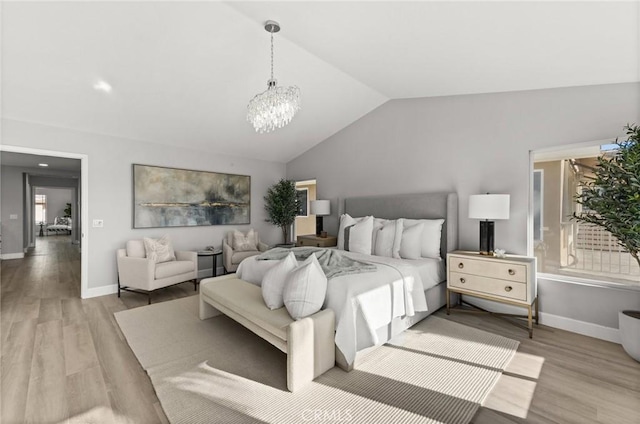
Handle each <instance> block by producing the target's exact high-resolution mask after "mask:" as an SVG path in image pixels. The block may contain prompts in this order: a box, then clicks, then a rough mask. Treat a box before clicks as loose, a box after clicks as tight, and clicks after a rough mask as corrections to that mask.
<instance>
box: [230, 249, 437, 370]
mask: <svg viewBox="0 0 640 424" xmlns="http://www.w3.org/2000/svg"><path fill="white" fill-rule="evenodd" d="M344 253H345V254H346V255H348V256H349V257H351V258H353V259H356V260H360V261H366V262H370V263H374V264H375V265H376V267H377V271H376V272H366V273H360V274H351V275H344V276H339V277H335V278H332V279H330V280H329V283H328V288H327V297H326V299H325V303H324V306H323V309H324V308H331V309H333V311H334V312H335V314H336V339H335V340H336V346H338V348H339V349H340V351H341V352H342V354H343V355H344V357H345V359H346V361H347V363H348V364H352V363H353V361H354V360H355V356H356V352H357V351H358V350H362V349H364V348H367V347H370V346H374V345H376V344H377V343H378V336H377V334H376V329H378V328H380V327H382V326H384V325H387V324H389V323H390V322H391V321H392V320H393V319H394V318H396V317H402V316H405V315H406V316H413V315H414V314H415V313H416V312H420V311H426V310H427V302H426V297H425V290H427V289H429V288H431V287H433V286H435V285H436V284H438V283H440V282H441V281H443V280H444V261H443V260H442V259H415V260H407V259H395V258H387V257H381V256H372V255H364V254H359V253H353V252H344ZM266 262H276V261H262V260H256V258H255V257H251V258H247V259H245V260H244V261H242V263H241V264H240V267H239V268H238V271H237V273H238V277H239V278H241V279H243V280H245V281H249V282H251V283H253V284H257V285H259V284H260V281H261V275H264V272H266V270H268V269H269V268H270V265H271V264H267V263H266Z"/></svg>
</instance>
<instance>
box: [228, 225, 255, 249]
mask: <svg viewBox="0 0 640 424" xmlns="http://www.w3.org/2000/svg"><path fill="white" fill-rule="evenodd" d="M256 236H257V233H256V232H255V231H253V228H252V229H250V230H249V231H248V232H247V235H246V236H245V235H244V234H242V233H241V232H240V231H238V230H234V231H233V250H236V251H238V252H248V251H250V250H258V238H257V237H256Z"/></svg>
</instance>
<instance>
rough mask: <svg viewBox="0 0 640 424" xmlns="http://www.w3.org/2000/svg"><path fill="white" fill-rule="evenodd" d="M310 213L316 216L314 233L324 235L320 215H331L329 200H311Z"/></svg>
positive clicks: (325, 234)
mask: <svg viewBox="0 0 640 424" xmlns="http://www.w3.org/2000/svg"><path fill="white" fill-rule="evenodd" d="M311 215H315V216H316V235H317V236H320V237H326V236H327V233H326V232H325V231H323V229H322V217H323V216H327V215H331V201H329V200H312V201H311Z"/></svg>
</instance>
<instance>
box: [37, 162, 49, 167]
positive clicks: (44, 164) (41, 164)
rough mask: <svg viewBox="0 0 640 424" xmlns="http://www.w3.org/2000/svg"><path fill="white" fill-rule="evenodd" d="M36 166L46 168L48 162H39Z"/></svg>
mask: <svg viewBox="0 0 640 424" xmlns="http://www.w3.org/2000/svg"><path fill="white" fill-rule="evenodd" d="M38 166H42V167H44V168H46V167H47V166H49V164H48V163H39V164H38Z"/></svg>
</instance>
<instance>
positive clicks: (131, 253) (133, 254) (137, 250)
mask: <svg viewBox="0 0 640 424" xmlns="http://www.w3.org/2000/svg"><path fill="white" fill-rule="evenodd" d="M126 248H127V256H128V257H130V258H146V257H147V254H146V251H145V250H144V242H143V241H142V240H129V241H128V242H127V247H126Z"/></svg>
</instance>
